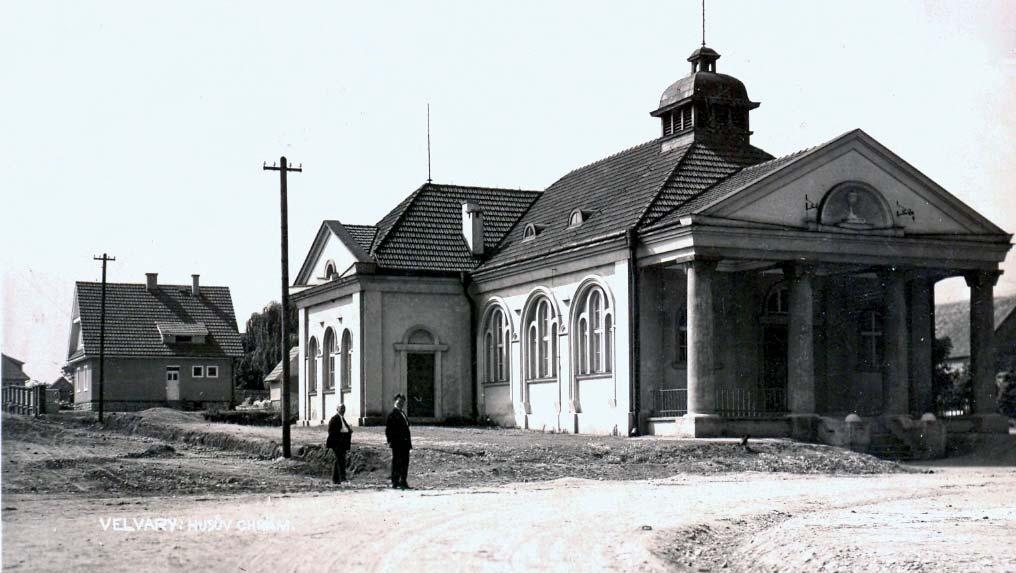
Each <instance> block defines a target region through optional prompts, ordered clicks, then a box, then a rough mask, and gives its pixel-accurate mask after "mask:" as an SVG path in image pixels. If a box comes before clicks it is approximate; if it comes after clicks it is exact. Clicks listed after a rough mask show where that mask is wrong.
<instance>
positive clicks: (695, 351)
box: [687, 260, 716, 416]
mask: <svg viewBox="0 0 1016 573" xmlns="http://www.w3.org/2000/svg"><path fill="white" fill-rule="evenodd" d="M715 273H716V261H705V260H695V261H692V262H691V263H689V264H688V268H687V280H688V289H687V290H688V302H687V304H688V415H689V416H694V415H697V414H715V411H716V388H715V367H714V366H715V360H716V359H715V356H714V347H715V342H714V340H713V332H714V329H713V277H714V275H715Z"/></svg>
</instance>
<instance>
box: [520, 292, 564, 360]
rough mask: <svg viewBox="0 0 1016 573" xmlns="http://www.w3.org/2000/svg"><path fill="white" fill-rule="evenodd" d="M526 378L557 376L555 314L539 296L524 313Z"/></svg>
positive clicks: (549, 305)
mask: <svg viewBox="0 0 1016 573" xmlns="http://www.w3.org/2000/svg"><path fill="white" fill-rule="evenodd" d="M525 325H526V379H527V380H551V379H554V378H557V329H558V324H557V315H556V314H555V313H554V308H553V307H552V306H551V304H550V299H548V298H547V297H545V296H541V297H540V298H539V299H538V300H537V301H536V302H535V303H534V304H532V305H530V307H529V312H527V313H526V320H525Z"/></svg>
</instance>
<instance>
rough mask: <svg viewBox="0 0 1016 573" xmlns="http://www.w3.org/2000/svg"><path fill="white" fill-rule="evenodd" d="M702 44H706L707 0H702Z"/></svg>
mask: <svg viewBox="0 0 1016 573" xmlns="http://www.w3.org/2000/svg"><path fill="white" fill-rule="evenodd" d="M702 45H703V46H705V45H706V0H702Z"/></svg>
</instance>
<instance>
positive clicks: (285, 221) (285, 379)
mask: <svg viewBox="0 0 1016 573" xmlns="http://www.w3.org/2000/svg"><path fill="white" fill-rule="evenodd" d="M262 169H263V170H264V171H278V172H279V194H280V201H281V209H282V320H280V321H279V322H281V323H282V457H284V458H288V457H290V456H291V453H290V447H289V328H288V327H287V326H286V319H287V318H288V317H289V213H288V206H287V200H286V174H287V173H289V172H290V171H296V172H297V173H299V172H302V171H303V164H300V166H299V167H290V166H289V165H288V164H287V163H286V156H285V155H283V156H282V157H281V158H279V165H278V167H276V165H275V163H272V164H271V165H270V166H269V165H268V163H265V164H263V165H262Z"/></svg>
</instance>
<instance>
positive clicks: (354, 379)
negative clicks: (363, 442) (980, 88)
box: [292, 46, 1011, 436]
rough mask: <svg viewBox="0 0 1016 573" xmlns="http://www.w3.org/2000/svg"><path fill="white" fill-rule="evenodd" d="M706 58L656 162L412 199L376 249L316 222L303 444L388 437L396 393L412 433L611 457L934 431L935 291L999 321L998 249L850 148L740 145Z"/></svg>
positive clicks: (642, 152) (674, 105)
mask: <svg viewBox="0 0 1016 573" xmlns="http://www.w3.org/2000/svg"><path fill="white" fill-rule="evenodd" d="M719 57H720V56H719V54H717V53H716V52H715V51H713V50H711V49H709V48H707V47H704V46H703V47H701V48H700V49H698V50H696V51H695V52H694V53H693V54H692V55H691V57H689V58H688V61H689V62H691V73H690V74H689V75H687V76H685V77H683V78H681V79H679V80H678V81H677V82H675V83H674V84H672V85H671V86H670V87H668V88H667V89H666V90H665V91H664V92H663V95H662V97H661V99H660V105H659V107H658V108H657V109H656V110H654V111H652V112H651V115H652V116H653V117H655V118H657V121H659V122H660V129H661V132H660V133H661V136H660V137H659V138H657V139H654V140H652V141H648V142H646V143H643V144H640V145H636V146H635V147H631V148H629V149H625V150H623V151H620V152H618V153H616V154H614V155H611V156H609V157H606V158H604V159H602V160H600V161H596V162H594V163H591V164H589V165H586V166H583V167H579V168H577V169H575V170H573V171H571V172H569V173H567V174H565V175H564V176H563V177H561V178H560V179H559V180H558V181H556V182H555V183H553V184H552V185H551V186H550V187H548V188H547V189H546V190H545V191H543V192H542V193H539V192H535V191H522V190H512V189H491V188H483V187H470V186H457V185H440V184H436V183H430V182H427V183H425V184H424V185H423V186H421V187H420V188H418V189H417V190H415V191H413V192H412V193H411V194H410V195H409V196H408V197H407V198H406V199H405V200H404V201H402V202H401V203H400V204H399V205H398V206H396V207H395V208H394V209H393V210H392V211H391V212H390V213H389V214H388V215H386V216H385V217H383V218H382V219H381V220H380V221H378V222H377V223H376V224H374V225H351V224H347V223H343V222H339V221H334V220H329V221H324V222H323V223H322V225H321V227H320V229H319V230H318V233H317V236H316V237H315V239H314V241H313V244H312V245H311V247H310V249H309V251H308V253H307V255H306V258H305V260H304V263H303V265H302V267H301V269H300V271H299V273H298V274H297V275H296V278H295V281H294V285H293V287H292V293H293V296H292V300H293V302H294V303H295V305H296V306H297V308H298V311H299V347H300V356H299V362H300V365H299V366H300V368H299V379H300V389H299V412H300V418H301V420H302V421H303V422H304V423H307V424H320V423H325V422H326V421H327V419H328V417H329V414H330V413H331V412H332V411H333V410H334V408H335V405H336V404H337V403H339V402H343V403H345V404H347V408H348V410H349V414H350V417H351V418H355V419H357V420H358V422H359V423H360V424H373V423H380V422H381V421H382V420H383V417H384V415H385V413H386V412H387V411H388V410H389V409H390V408H391V403H392V398H393V397H394V396H395V395H396V394H398V393H401V394H406V395H408V415H409V417H410V418H411V419H412V420H414V421H418V422H425V423H426V422H434V421H448V420H453V419H456V418H490V419H491V420H493V421H495V422H497V423H499V424H502V425H505V426H518V427H523V428H533V429H544V430H554V431H566V432H581V433H594V434H610V433H614V434H620V435H629V434H632V433H647V432H648V433H672V434H680V435H689V436H722V435H743V434H746V433H748V434H752V435H797V433H798V431H799V429H800V428H811V429H812V430H811V431H812V432H814V428H816V425H817V423H818V421H819V418H820V417H828V418H835V419H836V420H839V421H842V419H843V417H844V416H845V415H847V414H849V413H857V414H860V415H862V416H872V417H889V416H915V417H917V416H920V415H921V414H922V413H924V412H929V411H931V410H932V409H933V408H934V402H933V396H932V392H931V374H932V357H931V356H932V339H933V335H934V324H933V322H934V320H933V310H934V285H935V283H936V282H937V281H939V280H942V279H944V278H947V277H952V276H964V277H966V278H967V280H968V283H969V284H970V285H971V297H972V298H973V299H975V300H976V301H977V303H976V304H977V305H978V308H981V309H983V308H990V306H991V304H992V289H993V286H994V282H995V280H996V278H997V276H998V266H999V264H1000V263H1001V261H1003V260H1004V259H1005V256H1006V253H1007V252H1008V250H1009V248H1010V243H1009V241H1010V239H1011V235H1010V234H1008V233H1006V232H1005V231H1003V230H1002V229H1000V228H999V227H997V226H995V225H994V224H992V223H991V222H990V221H988V220H987V219H986V218H984V217H983V216H981V215H980V214H978V213H977V212H975V211H974V210H973V209H971V208H970V207H969V206H967V205H966V204H964V203H963V202H961V201H960V200H959V199H957V198H956V197H955V196H953V195H952V194H950V193H949V192H947V191H946V190H945V189H943V188H942V187H940V186H939V185H938V184H936V183H935V182H933V181H931V180H930V179H929V178H928V177H927V176H925V175H924V174H922V173H921V172H919V171H918V170H917V169H915V168H914V167H913V166H911V165H910V164H909V163H907V162H906V161H905V160H904V159H902V158H901V157H899V156H897V155H896V154H895V153H893V152H892V151H890V150H889V149H887V148H886V147H884V146H883V145H882V144H880V143H878V142H877V141H875V140H874V139H872V138H871V137H870V136H868V135H867V134H866V133H864V132H862V131H860V130H854V131H851V132H848V133H846V134H843V135H841V136H839V137H836V138H834V139H832V140H830V141H828V142H826V143H822V144H820V145H817V146H815V147H812V148H809V149H805V150H803V151H799V152H796V153H792V154H789V155H785V156H783V157H779V158H774V157H773V156H772V155H770V154H769V153H766V152H765V151H763V150H761V149H759V148H757V147H754V146H752V145H751V143H750V138H751V135H752V131H751V129H750V122H749V114H750V112H751V110H754V109H755V108H757V107H758V106H759V104H758V103H755V102H753V101H751V100H750V99H749V98H748V95H747V90H746V89H745V87H744V84H742V83H741V82H740V81H739V80H737V79H735V78H733V77H731V76H729V75H724V74H720V73H717V71H716V61H717V60H718V59H719ZM766 69H767V70H771V69H776V68H766ZM783 69H785V70H786V71H787V73H798V72H797V71H796V70H792V69H791V68H783ZM849 87H850V86H848V85H845V86H844V88H845V89H848V88H849ZM876 89H877V88H876ZM829 111H830V113H835V111H836V110H829ZM643 113H645V112H644V110H632V116H633V117H634V118H639V117H641V116H642V114H643ZM586 119H587V118H575V119H574V121H585V120H586ZM801 121H807V118H801ZM978 316H979V317H980V316H981V315H980V314H979V315H978ZM986 316H987V315H986ZM991 327H992V325H991V324H990V320H988V321H985V320H980V319H979V322H978V323H977V328H978V329H979V332H983V331H986V330H990V329H991ZM978 350H979V351H980V350H981V349H980V348H979V349H978ZM974 354H975V356H977V357H978V358H977V359H976V362H977V363H978V365H979V370H978V372H979V374H978V377H977V381H976V382H975V389H976V392H977V398H976V400H977V402H976V404H977V405H976V413H977V414H978V415H982V414H984V415H987V414H990V413H993V412H994V411H995V404H994V380H993V377H992V376H991V375H990V374H986V372H987V369H986V368H985V366H984V364H983V363H984V362H985V358H984V355H985V353H984V352H980V353H978V352H975V353H974ZM812 435H814V433H813V434H812Z"/></svg>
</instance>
